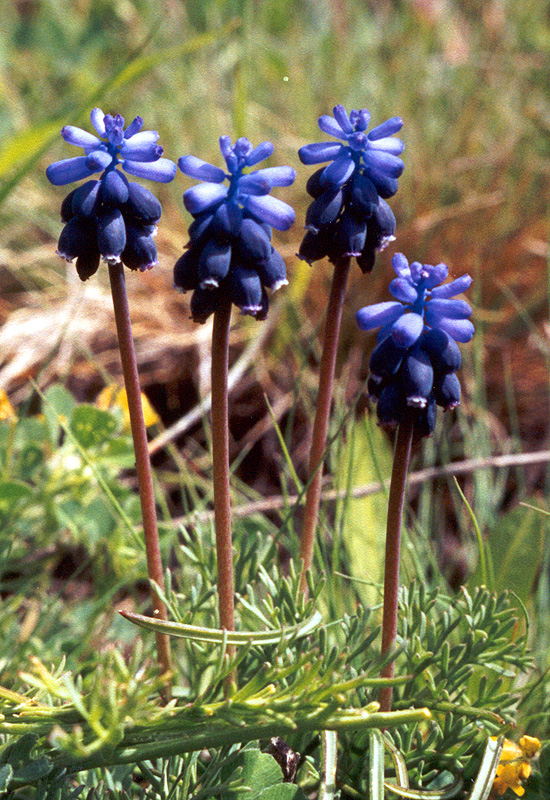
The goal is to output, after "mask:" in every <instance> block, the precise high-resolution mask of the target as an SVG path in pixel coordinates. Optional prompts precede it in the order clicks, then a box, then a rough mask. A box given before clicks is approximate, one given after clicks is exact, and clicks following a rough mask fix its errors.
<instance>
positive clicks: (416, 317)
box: [380, 312, 424, 347]
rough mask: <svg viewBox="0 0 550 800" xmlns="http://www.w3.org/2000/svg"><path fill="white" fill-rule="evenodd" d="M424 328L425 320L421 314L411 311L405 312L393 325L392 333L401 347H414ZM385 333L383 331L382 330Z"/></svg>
mask: <svg viewBox="0 0 550 800" xmlns="http://www.w3.org/2000/svg"><path fill="white" fill-rule="evenodd" d="M423 329H424V320H423V319H422V317H421V316H420V314H415V313H414V312H410V313H408V314H403V315H402V316H401V317H400V318H399V319H398V320H397V321H396V322H395V324H394V325H393V326H392V329H391V335H392V336H393V338H394V339H395V341H396V342H397V343H398V344H399V345H401V347H412V346H413V344H414V343H415V342H416V341H418V339H419V338H420V335H421V333H422V331H423ZM380 335H383V331H380Z"/></svg>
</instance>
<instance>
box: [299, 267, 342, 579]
mask: <svg viewBox="0 0 550 800" xmlns="http://www.w3.org/2000/svg"><path fill="white" fill-rule="evenodd" d="M350 263H351V259H350V258H342V259H340V260H339V261H338V262H337V263H336V265H335V267H334V274H333V277H332V286H331V288H330V296H329V300H328V305H327V315H326V322H325V333H324V340H323V352H322V354H321V364H320V368H319V392H318V395H317V407H316V411H315V420H314V423H313V434H312V440H311V449H310V453H309V484H308V488H307V492H306V504H305V509H304V522H303V526H302V538H301V542H300V558H301V560H302V575H301V579H300V589H301V591H302V592H305V591H307V583H306V572H307V570H308V569H310V568H311V564H312V562H313V552H314V548H315V530H316V527H317V520H318V518H319V503H320V500H321V485H322V480H323V463H322V462H323V456H324V452H325V447H326V441H327V434H328V425H329V419H330V409H331V403H332V390H333V386H334V373H335V370H336V356H337V353H338V341H339V338H340V325H341V321H342V308H343V305H344V298H345V294H346V286H347V281H348V274H349V268H350Z"/></svg>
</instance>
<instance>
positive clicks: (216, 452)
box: [212, 300, 236, 697]
mask: <svg viewBox="0 0 550 800" xmlns="http://www.w3.org/2000/svg"><path fill="white" fill-rule="evenodd" d="M230 323H231V301H230V300H224V301H223V302H221V303H220V305H219V307H218V308H217V310H216V311H215V312H214V324H213V327H212V470H213V482H214V527H215V531H216V556H217V565H218V609H219V616H220V628H222V629H223V630H226V631H230V632H231V631H234V630H235V590H234V586H233V550H232V541H231V494H230V483H229V479H230V474H229V407H228V396H227V375H228V365H229V328H230ZM234 653H235V647H234V645H228V646H227V651H226V654H227V657H228V658H231V657H233V655H234ZM235 685H236V676H235V674H234V673H231V674H229V675H228V676H227V678H226V679H225V681H224V692H225V695H226V697H227V696H229V695H231V694H232V693H233V689H234V687H235Z"/></svg>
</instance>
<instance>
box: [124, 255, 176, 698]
mask: <svg viewBox="0 0 550 800" xmlns="http://www.w3.org/2000/svg"><path fill="white" fill-rule="evenodd" d="M109 279H110V282H111V294H112V297H113V307H114V312H115V321H116V328H117V334H118V345H119V350H120V359H121V362H122V372H123V374H124V385H125V387H126V394H127V397H128V409H129V412H130V427H131V431H132V438H133V441H134V451H135V456H136V472H137V479H138V486H139V497H140V501H141V513H142V518H143V534H144V540H145V554H146V559H147V574H148V575H149V579H150V580H152V581H155V583H157V584H158V585H159V586H160V587H161V589H162V590H164V575H163V569H162V559H161V554H160V545H159V535H158V525H157V511H156V505H155V492H154V488H153V477H152V473H151V460H150V458H149V449H148V442H147V431H146V428H145V421H144V419H143V407H142V404H141V388H140V385H139V375H138V369H137V360H136V351H135V348H134V338H133V336H132V324H131V320H130V309H129V307H128V295H127V293H126V280H125V277H124V267H123V265H122V264H121V263H120V262H119V263H118V264H109ZM151 603H152V605H153V614H154V616H155V618H156V619H161V620H166V619H167V614H166V607H165V605H164V603H163V602H162V600H161V599H160V598H159V597H158V595H157V594H156V592H155V591H154V590H153V588H151ZM156 646H157V658H158V663H159V665H160V667H161V668H162V671H163V672H169V671H170V669H171V659H170V640H169V638H168V636H166V634H161V633H157V634H156ZM169 694H170V691H169V686H168V685H167V686H166V688H165V693H164V696H165V699H166V700H168V699H169Z"/></svg>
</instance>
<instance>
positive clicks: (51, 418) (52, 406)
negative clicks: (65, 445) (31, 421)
mask: <svg viewBox="0 0 550 800" xmlns="http://www.w3.org/2000/svg"><path fill="white" fill-rule="evenodd" d="M75 406H76V401H75V399H74V397H73V396H72V394H71V393H70V392H69V391H67V389H65V388H64V387H63V386H60V385H59V384H55V385H54V386H50V388H49V389H47V390H46V391H45V392H44V398H43V412H44V417H45V418H46V423H47V425H48V429H49V432H50V441H51V443H52V444H53V445H54V446H55V445H57V444H58V441H59V434H60V427H61V426H62V424H63V423H69V422H70V420H71V417H72V415H73V411H74V408H75Z"/></svg>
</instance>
